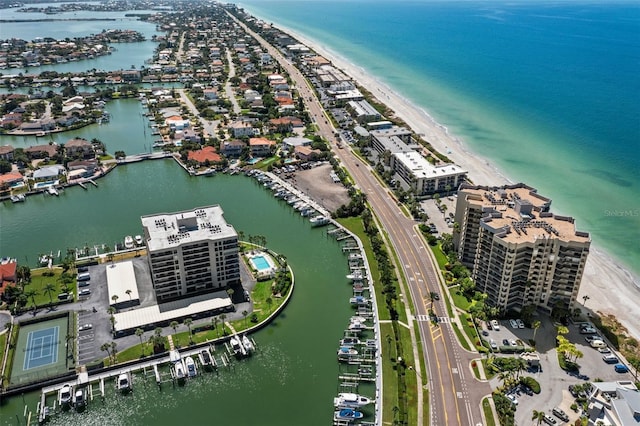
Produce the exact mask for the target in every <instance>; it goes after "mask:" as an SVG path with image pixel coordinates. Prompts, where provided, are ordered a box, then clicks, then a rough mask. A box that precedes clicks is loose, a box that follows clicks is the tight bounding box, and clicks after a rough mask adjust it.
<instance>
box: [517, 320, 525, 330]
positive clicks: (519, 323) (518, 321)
mask: <svg viewBox="0 0 640 426" xmlns="http://www.w3.org/2000/svg"><path fill="white" fill-rule="evenodd" d="M516 323H517V324H518V328H524V321H522V320H521V319H517V320H516Z"/></svg>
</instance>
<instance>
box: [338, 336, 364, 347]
mask: <svg viewBox="0 0 640 426" xmlns="http://www.w3.org/2000/svg"><path fill="white" fill-rule="evenodd" d="M360 343H361V342H360V339H358V338H357V337H345V338H343V339H340V346H355V345H359V344H360Z"/></svg>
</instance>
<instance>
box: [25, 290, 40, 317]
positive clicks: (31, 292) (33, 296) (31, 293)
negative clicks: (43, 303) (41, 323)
mask: <svg viewBox="0 0 640 426" xmlns="http://www.w3.org/2000/svg"><path fill="white" fill-rule="evenodd" d="M37 295H38V291H37V290H35V289H33V288H30V289H28V290H26V291H25V292H24V296H25V297H26V298H27V300H29V299H31V304H32V305H33V310H34V311H35V310H36V308H37V306H36V296H37Z"/></svg>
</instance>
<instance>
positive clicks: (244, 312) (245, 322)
mask: <svg viewBox="0 0 640 426" xmlns="http://www.w3.org/2000/svg"><path fill="white" fill-rule="evenodd" d="M242 316H243V317H244V327H245V328H247V317H248V316H249V311H247V310H246V309H245V310H244V311H242Z"/></svg>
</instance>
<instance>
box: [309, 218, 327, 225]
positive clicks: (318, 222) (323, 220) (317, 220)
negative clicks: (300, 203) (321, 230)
mask: <svg viewBox="0 0 640 426" xmlns="http://www.w3.org/2000/svg"><path fill="white" fill-rule="evenodd" d="M309 222H311V226H314V227H315V226H323V225H326V224H328V223H329V218H328V217H326V216H322V215H318V216H314V217H312V218H311V219H309Z"/></svg>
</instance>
